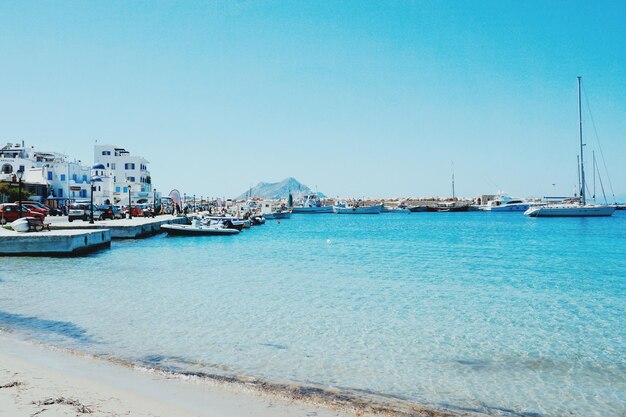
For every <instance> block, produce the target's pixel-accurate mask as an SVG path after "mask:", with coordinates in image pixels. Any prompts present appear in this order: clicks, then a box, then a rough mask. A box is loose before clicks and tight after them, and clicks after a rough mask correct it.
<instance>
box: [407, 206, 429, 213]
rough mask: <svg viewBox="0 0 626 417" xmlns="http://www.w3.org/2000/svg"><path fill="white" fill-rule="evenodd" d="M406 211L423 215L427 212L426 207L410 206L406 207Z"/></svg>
mask: <svg viewBox="0 0 626 417" xmlns="http://www.w3.org/2000/svg"><path fill="white" fill-rule="evenodd" d="M407 210H409V211H410V212H411V213H423V212H426V211H428V206H411V207H407Z"/></svg>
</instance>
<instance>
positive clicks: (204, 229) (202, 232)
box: [161, 219, 239, 236]
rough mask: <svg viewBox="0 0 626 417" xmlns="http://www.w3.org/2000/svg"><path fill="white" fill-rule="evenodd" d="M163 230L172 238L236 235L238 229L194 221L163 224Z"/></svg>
mask: <svg viewBox="0 0 626 417" xmlns="http://www.w3.org/2000/svg"><path fill="white" fill-rule="evenodd" d="M161 229H163V230H165V231H166V232H167V234H168V235H171V236H216V235H222V236H223V235H236V234H237V233H239V230H237V229H231V228H227V227H225V226H224V225H223V224H213V223H212V224H208V225H203V224H201V223H200V220H198V219H194V220H193V221H192V223H191V224H190V225H189V224H162V225H161Z"/></svg>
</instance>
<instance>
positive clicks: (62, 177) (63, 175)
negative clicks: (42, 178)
mask: <svg viewBox="0 0 626 417" xmlns="http://www.w3.org/2000/svg"><path fill="white" fill-rule="evenodd" d="M61 181H65V174H61ZM59 197H61V196H59Z"/></svg>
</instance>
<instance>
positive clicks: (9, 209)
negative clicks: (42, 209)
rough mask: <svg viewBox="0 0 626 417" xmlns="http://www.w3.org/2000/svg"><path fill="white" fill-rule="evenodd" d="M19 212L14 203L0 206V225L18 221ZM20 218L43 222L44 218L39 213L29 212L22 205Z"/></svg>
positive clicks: (17, 206) (18, 207)
mask: <svg viewBox="0 0 626 417" xmlns="http://www.w3.org/2000/svg"><path fill="white" fill-rule="evenodd" d="M19 210H20V206H19V205H17V204H15V203H8V204H0V224H7V223H11V222H14V221H15V220H17V219H19V218H20V211H19ZM21 217H36V218H38V219H40V220H41V221H43V220H44V217H45V216H44V215H43V214H41V213H37V212H35V211H31V210H29V209H27V208H26V207H25V206H24V205H22V216H21Z"/></svg>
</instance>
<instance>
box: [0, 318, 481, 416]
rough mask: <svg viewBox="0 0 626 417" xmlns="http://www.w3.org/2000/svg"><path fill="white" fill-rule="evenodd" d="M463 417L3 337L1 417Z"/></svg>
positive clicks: (0, 333)
mask: <svg viewBox="0 0 626 417" xmlns="http://www.w3.org/2000/svg"><path fill="white" fill-rule="evenodd" d="M83 414H90V415H93V416H103V417H104V416H107V417H113V416H137V417H144V416H145V417H148V416H150V417H163V416H180V417H188V416H189V417H190V416H211V417H231V416H232V417H235V416H236V417H245V416H257V417H270V416H272V417H274V416H276V417H282V416H307V417H313V416H315V417H350V416H374V415H376V416H400V415H404V416H406V415H411V416H431V417H440V416H460V415H469V414H464V413H463V414H457V413H451V412H447V411H444V410H437V409H433V408H428V407H421V406H416V405H410V404H404V405H403V404H402V402H396V401H391V402H389V403H387V404H385V402H379V401H373V400H369V399H367V398H366V396H363V397H360V396H357V395H350V394H347V393H344V392H339V391H337V392H335V391H332V390H326V389H321V388H314V387H295V386H290V385H283V384H276V383H268V382H264V381H261V380H252V379H248V380H246V379H239V378H234V377H232V378H231V377H218V376H209V375H184V374H174V373H168V372H164V371H157V370H150V369H144V370H139V369H137V368H136V367H134V366H131V365H129V364H127V363H124V362H121V361H111V360H107V359H101V358H97V357H94V356H91V355H86V354H80V353H72V352H69V351H65V350H60V349H54V348H50V347H46V346H42V345H39V344H36V343H33V342H30V341H24V340H22V339H20V338H19V337H17V336H16V335H14V334H12V333H8V332H3V331H2V330H0V416H2V417H4V416H7V417H9V416H11V417H22V416H24V417H31V416H35V415H37V416H39V415H41V416H54V417H56V416H77V415H83Z"/></svg>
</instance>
